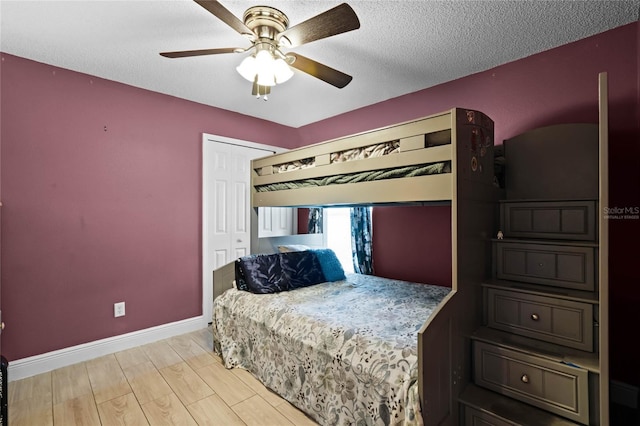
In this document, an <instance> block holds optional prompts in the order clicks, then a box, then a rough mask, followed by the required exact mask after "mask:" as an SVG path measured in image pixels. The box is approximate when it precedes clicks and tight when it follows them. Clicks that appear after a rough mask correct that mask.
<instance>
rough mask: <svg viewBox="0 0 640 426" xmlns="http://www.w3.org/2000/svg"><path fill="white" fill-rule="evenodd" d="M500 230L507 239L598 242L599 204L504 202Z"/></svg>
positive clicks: (585, 202) (576, 202)
mask: <svg viewBox="0 0 640 426" xmlns="http://www.w3.org/2000/svg"><path fill="white" fill-rule="evenodd" d="M500 228H501V230H502V232H503V233H504V235H505V236H506V237H517V238H547V239H552V240H577V241H596V202H595V201H592V200H588V201H526V202H525V201H503V202H501V204H500Z"/></svg>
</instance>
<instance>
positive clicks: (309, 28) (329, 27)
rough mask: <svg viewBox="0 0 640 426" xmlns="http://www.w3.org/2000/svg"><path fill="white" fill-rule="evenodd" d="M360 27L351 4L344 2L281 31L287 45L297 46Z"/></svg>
mask: <svg viewBox="0 0 640 426" xmlns="http://www.w3.org/2000/svg"><path fill="white" fill-rule="evenodd" d="M358 28H360V20H359V19H358V16H357V15H356V13H355V12H354V11H353V9H352V8H351V6H349V5H348V4H346V3H342V4H341V5H339V6H336V7H334V8H333V9H329V10H327V11H326V12H323V13H321V14H319V15H316V16H314V17H313V18H310V19H307V20H306V21H304V22H301V23H299V24H297V25H295V26H293V27H291V28H289V29H287V30H285V31H283V32H281V33H280V35H279V36H278V37H279V39H278V40H279V41H280V42H281V43H282V45H283V46H285V47H296V46H300V45H303V44H305V43H309V42H312V41H316V40H320V39H323V38H326V37H331V36H334V35H337V34H341V33H346V32H347V31H352V30H357V29H358Z"/></svg>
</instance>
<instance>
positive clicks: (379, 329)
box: [213, 274, 451, 425]
mask: <svg viewBox="0 0 640 426" xmlns="http://www.w3.org/2000/svg"><path fill="white" fill-rule="evenodd" d="M450 290H451V289H450V288H448V287H441V286H434V285H427V284H417V283H409V282H405V281H398V280H390V279H386V278H381V277H374V276H369V275H360V274H347V278H346V280H343V281H336V282H328V283H321V284H317V285H313V286H310V287H304V288H299V289H295V290H291V291H285V292H280V293H275V294H254V293H249V292H246V291H240V290H237V289H235V288H234V289H229V290H227V291H226V292H224V293H223V294H222V295H221V296H219V297H218V298H216V299H215V301H214V314H213V336H214V350H215V351H216V352H217V353H218V354H219V355H221V356H222V359H223V361H224V363H225V366H226V367H227V368H233V367H240V368H244V369H246V370H248V371H249V372H251V373H252V374H253V375H254V376H256V377H257V378H258V379H259V380H260V381H261V382H262V383H264V385H265V386H267V387H268V388H270V389H271V390H273V391H274V392H276V393H278V394H279V395H281V396H282V397H283V398H284V399H286V400H288V401H289V402H290V403H292V404H293V405H295V406H296V407H298V408H299V409H301V410H302V411H304V412H305V413H306V414H307V415H309V416H310V417H311V418H313V419H314V420H315V421H316V422H318V423H320V424H322V425H337V424H363V425H378V424H380V425H388V424H393V425H396V424H398V425H400V424H401V425H413V424H421V423H422V418H421V412H420V403H419V396H418V386H417V380H418V354H417V342H418V331H419V330H420V328H421V327H422V325H423V324H424V322H425V321H426V320H427V319H428V318H429V316H430V315H431V314H432V312H433V311H434V310H435V308H436V307H437V306H438V304H439V303H440V302H441V301H442V300H443V299H444V297H445V296H446V295H447V294H448V293H449V292H450Z"/></svg>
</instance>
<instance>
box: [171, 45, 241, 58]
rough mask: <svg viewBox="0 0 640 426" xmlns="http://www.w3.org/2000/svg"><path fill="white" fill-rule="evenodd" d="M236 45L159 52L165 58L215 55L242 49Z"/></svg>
mask: <svg viewBox="0 0 640 426" xmlns="http://www.w3.org/2000/svg"><path fill="white" fill-rule="evenodd" d="M244 50H245V49H241V48H238V47H226V48H222V49H201V50H182V51H178V52H161V53H160V55H161V56H164V57H165V58H186V57H189V56H203V55H217V54H220V53H234V52H238V51H244Z"/></svg>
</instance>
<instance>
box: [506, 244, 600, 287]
mask: <svg viewBox="0 0 640 426" xmlns="http://www.w3.org/2000/svg"><path fill="white" fill-rule="evenodd" d="M495 244H496V277H497V278H498V279H504V280H512V281H523V282H528V283H535V284H543V285H550V286H554V287H563V288H571V289H576V290H584V291H594V290H595V284H596V277H595V275H596V271H595V264H594V259H595V258H596V249H595V247H588V246H574V245H554V244H536V243H523V242H509V241H506V240H502V241H497V242H496V243H495Z"/></svg>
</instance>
